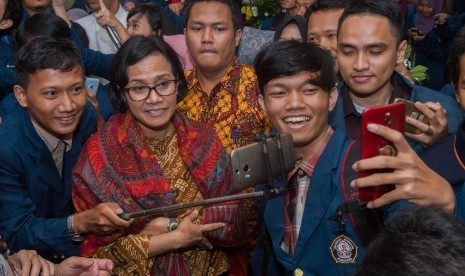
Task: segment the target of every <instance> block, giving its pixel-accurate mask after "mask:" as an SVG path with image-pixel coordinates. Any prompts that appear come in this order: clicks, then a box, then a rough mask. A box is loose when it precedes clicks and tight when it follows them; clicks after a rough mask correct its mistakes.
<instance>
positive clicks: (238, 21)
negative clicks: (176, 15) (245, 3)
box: [186, 0, 242, 31]
mask: <svg viewBox="0 0 465 276" xmlns="http://www.w3.org/2000/svg"><path fill="white" fill-rule="evenodd" d="M202 2H213V3H223V4H225V5H226V6H228V7H229V10H230V11H231V16H232V22H233V27H234V31H237V30H239V29H242V13H241V8H240V7H239V5H238V4H237V2H236V1H234V0H191V1H188V4H187V8H186V26H187V23H188V22H189V17H190V14H191V10H192V7H193V6H194V5H195V4H197V3H202Z"/></svg>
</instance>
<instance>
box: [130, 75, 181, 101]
mask: <svg viewBox="0 0 465 276" xmlns="http://www.w3.org/2000/svg"><path fill="white" fill-rule="evenodd" d="M177 81H178V80H167V81H164V82H160V83H159V84H156V85H154V86H148V85H138V86H133V87H128V88H126V92H128V95H129V98H131V100H133V101H135V102H138V101H143V100H145V99H147V98H148V97H149V96H150V92H151V91H152V90H155V92H156V93H157V94H158V95H160V96H169V95H172V94H174V93H175V92H176V83H177Z"/></svg>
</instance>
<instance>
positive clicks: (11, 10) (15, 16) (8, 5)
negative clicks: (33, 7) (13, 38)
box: [0, 0, 23, 36]
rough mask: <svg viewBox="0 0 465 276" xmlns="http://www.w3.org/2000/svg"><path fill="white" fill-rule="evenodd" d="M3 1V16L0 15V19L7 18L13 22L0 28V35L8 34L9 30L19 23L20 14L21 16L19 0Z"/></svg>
mask: <svg viewBox="0 0 465 276" xmlns="http://www.w3.org/2000/svg"><path fill="white" fill-rule="evenodd" d="M4 1H5V11H4V13H3V16H2V15H1V14H0V16H1V20H6V19H9V20H11V21H12V22H13V24H12V25H11V26H10V27H9V28H7V29H3V30H0V36H2V35H10V34H11V32H12V31H13V30H14V29H16V27H18V25H19V23H21V20H22V16H23V5H22V4H21V1H19V0H4Z"/></svg>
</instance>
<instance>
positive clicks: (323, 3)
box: [305, 0, 350, 23]
mask: <svg viewBox="0 0 465 276" xmlns="http://www.w3.org/2000/svg"><path fill="white" fill-rule="evenodd" d="M349 4H350V0H317V1H316V2H315V3H313V4H312V5H311V6H310V7H308V9H307V11H306V12H305V18H307V23H308V18H309V17H310V15H311V14H312V12H319V11H330V10H345V9H346V8H347V7H348V6H349Z"/></svg>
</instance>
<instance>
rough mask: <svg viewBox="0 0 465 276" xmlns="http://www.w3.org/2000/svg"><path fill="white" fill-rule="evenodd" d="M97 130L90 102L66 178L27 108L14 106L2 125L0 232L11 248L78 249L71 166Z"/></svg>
mask: <svg viewBox="0 0 465 276" xmlns="http://www.w3.org/2000/svg"><path fill="white" fill-rule="evenodd" d="M13 99H14V98H13ZM95 131H96V115H95V110H94V109H93V107H92V105H90V104H88V105H87V106H86V109H85V111H84V113H83V116H82V117H81V120H80V122H79V125H78V127H77V129H76V130H75V132H74V134H73V144H72V147H71V150H70V151H68V152H67V153H66V154H65V156H64V163H63V172H64V174H63V180H62V179H61V177H60V175H59V174H58V171H57V169H56V166H55V163H54V161H53V158H52V156H51V154H50V152H49V150H48V148H47V146H46V145H45V143H44V142H43V140H42V139H41V138H40V137H39V135H38V134H37V132H36V130H35V129H34V126H33V125H32V122H31V119H30V117H29V113H28V112H27V111H26V110H25V109H22V108H21V109H16V110H15V113H14V114H11V116H7V118H5V120H4V122H3V123H2V124H1V125H0V137H2V143H1V144H0V234H1V236H2V238H3V239H4V240H6V242H7V243H8V246H9V248H10V250H11V251H12V252H16V251H18V250H20V249H35V250H37V252H38V253H39V254H40V255H42V256H43V257H46V258H52V256H54V255H58V256H62V255H64V256H65V257H66V256H71V255H77V254H78V253H79V246H80V244H78V243H73V242H72V241H71V240H70V238H69V236H68V233H67V225H66V223H67V217H68V216H69V215H70V214H73V213H74V208H73V203H72V201H71V170H72V169H73V167H74V164H75V163H76V161H77V158H78V157H79V154H80V152H81V149H82V147H83V145H84V143H85V142H86V140H87V138H88V137H89V136H90V135H91V134H92V133H93V132H95Z"/></svg>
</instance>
